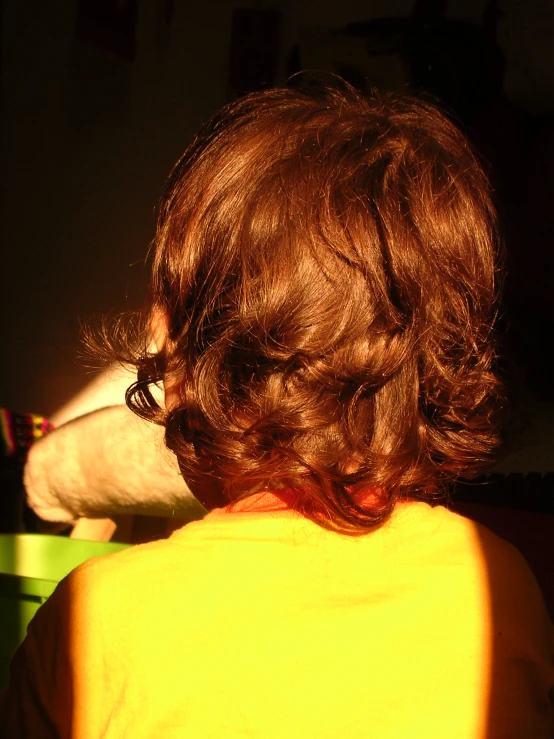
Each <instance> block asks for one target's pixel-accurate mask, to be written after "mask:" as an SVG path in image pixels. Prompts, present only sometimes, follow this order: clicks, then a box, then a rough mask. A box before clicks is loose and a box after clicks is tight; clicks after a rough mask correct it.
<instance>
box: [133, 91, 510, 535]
mask: <svg viewBox="0 0 554 739" xmlns="http://www.w3.org/2000/svg"><path fill="white" fill-rule="evenodd" d="M495 248H496V223H495V214H494V210H493V207H492V205H491V199H490V193H489V186H488V183H487V179H486V177H485V175H484V173H483V170H482V168H481V166H480V165H479V163H478V162H477V160H476V158H475V156H474V155H473V153H472V151H471V149H470V147H469V146H468V144H467V142H466V140H465V138H464V136H463V135H462V134H461V133H460V132H459V131H458V130H457V128H456V127H455V126H454V125H453V124H452V123H451V122H450V121H449V120H448V119H447V118H446V117H445V116H444V115H442V114H441V113H440V112H439V111H438V110H437V109H436V108H435V107H434V106H432V105H430V104H428V103H426V102H422V101H420V100H417V99H414V98H412V97H406V96H396V97H374V98H372V99H367V98H364V97H362V96H360V95H358V94H357V93H355V92H354V91H352V90H346V91H338V90H334V89H333V90H331V89H319V88H318V89H316V90H312V91H306V90H298V89H294V88H292V89H277V90H270V91H267V92H262V93H256V94H253V95H249V96H247V97H245V98H243V99H241V100H239V101H238V102H235V103H233V104H231V105H229V106H227V107H226V108H224V109H223V110H222V111H221V112H220V113H219V114H218V115H216V116H215V117H214V118H213V119H212V120H211V121H210V122H209V123H208V124H207V125H206V126H204V128H203V129H202V130H201V131H200V133H199V134H198V136H197V137H196V139H195V140H194V141H193V143H192V144H191V146H190V147H189V149H188V150H187V151H186V153H185V154H184V156H183V158H182V159H181V161H180V162H179V163H178V164H177V166H176V168H175V170H174V172H173V174H172V176H171V178H170V181H169V186H168V191H167V194H166V196H165V199H164V202H163V205H162V209H161V214H160V220H159V227H158V232H157V237H156V244H155V252H154V266H153V278H152V286H151V291H152V292H151V298H152V315H154V316H156V317H157V319H156V320H157V323H158V325H160V323H161V325H164V326H166V327H167V337H166V340H165V344H164V347H163V349H162V350H161V351H160V352H159V353H158V355H157V356H154V357H152V356H150V357H143V358H142V359H141V360H139V361H138V362H137V364H138V366H139V377H140V381H139V383H138V384H137V385H136V386H134V388H132V389H131V392H130V393H129V398H130V402H131V405H133V403H134V404H135V409H138V410H139V412H140V413H141V414H142V415H146V416H147V417H150V418H153V419H154V420H158V421H160V420H163V422H164V423H165V424H166V428H167V433H166V439H167V443H168V446H169V447H170V448H171V449H172V450H173V451H174V452H175V453H176V454H177V456H178V459H179V462H180V465H181V469H182V471H183V474H184V477H185V479H187V480H189V481H191V482H193V483H196V484H197V486H198V485H200V486H201V485H202V484H206V485H209V484H214V482H215V484H216V485H217V486H218V487H219V488H220V489H221V490H223V491H224V492H225V493H226V495H227V496H228V498H229V499H233V497H236V496H239V495H244V493H245V492H248V491H250V490H252V489H255V488H256V487H257V486H259V485H260V483H264V484H267V485H268V486H269V488H270V489H271V488H273V489H275V488H277V487H283V486H288V487H295V488H298V489H302V490H303V491H304V494H305V496H306V498H307V500H308V501H311V502H312V503H313V502H314V501H320V502H321V507H322V508H323V509H325V510H326V511H327V512H328V515H329V518H330V520H329V525H331V526H338V527H342V528H344V529H345V530H346V529H348V528H349V527H350V528H351V529H352V527H353V530H356V527H358V530H360V531H363V530H365V528H367V526H369V525H372V524H374V523H376V522H379V521H381V520H383V518H384V517H385V516H386V515H387V513H388V512H389V511H390V510H392V506H393V505H394V501H395V499H396V498H397V497H399V496H418V497H421V496H422V495H426V494H429V495H432V494H433V493H436V492H437V490H438V489H439V488H440V486H441V484H442V483H443V482H444V481H445V480H448V479H451V478H453V477H456V476H459V475H467V474H472V473H475V472H476V471H477V470H478V469H479V468H480V467H482V466H483V464H484V463H486V462H487V461H489V460H490V457H491V453H492V451H493V450H494V448H495V447H496V446H497V441H498V429H497V425H496V421H495V420H494V419H495V417H496V416H495V415H494V416H493V411H494V408H495V406H496V405H497V404H498V403H497V398H498V382H497V380H496V378H495V377H494V375H493V374H492V373H491V362H492V359H493V352H492V348H491V343H490V333H491V330H490V327H491V321H492V312H493V303H494V300H495V284H494V278H495ZM160 317H161V319H160ZM160 380H163V381H164V382H165V384H166V388H171V402H170V403H169V404H168V405H169V409H168V413H167V415H166V416H163V417H162V415H161V412H160V411H159V409H157V407H156V406H155V403H154V401H153V400H152V399H151V398H150V397H149V395H148V393H145V392H144V390H145V388H146V387H147V384H148V382H151V381H160ZM368 486H370V487H373V488H374V490H376V491H379V494H378V495H377V496H376V498H374V499H373V503H372V504H368V507H367V508H363V507H362V508H360V507H359V506H358V505H357V503H356V500H355V497H356V496H355V493H356V492H357V491H358V490H360V489H362V488H367V487H368ZM353 495H354V497H352V496H353ZM316 507H317V506H316Z"/></svg>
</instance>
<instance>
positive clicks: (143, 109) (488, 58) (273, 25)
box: [0, 0, 554, 472]
mask: <svg viewBox="0 0 554 739" xmlns="http://www.w3.org/2000/svg"><path fill="white" fill-rule="evenodd" d="M0 8H1V22H2V60H1V65H2V166H1V181H2V213H1V223H2V301H3V303H2V309H1V311H0V321H1V322H2V328H1V331H2V334H1V335H2V347H3V350H2V362H0V406H3V407H6V408H10V409H12V410H16V411H32V412H35V413H40V414H44V415H46V416H48V415H49V414H51V413H52V412H53V411H54V410H55V409H56V408H58V407H59V406H60V405H61V404H62V403H64V402H66V401H67V400H68V399H69V398H70V397H71V396H72V395H73V394H74V393H75V392H76V391H77V390H79V389H80V388H81V387H83V386H84V385H85V384H86V382H87V381H88V380H89V379H90V375H89V374H87V370H86V369H85V368H84V367H83V365H82V363H81V362H80V361H79V359H78V349H79V320H80V319H85V320H86V319H87V317H89V316H90V315H91V314H94V313H102V312H106V311H109V310H111V309H114V308H116V309H124V308H126V307H136V306H138V305H139V304H140V302H141V299H142V295H143V290H144V284H145V274H144V267H143V258H144V255H145V253H146V249H147V246H148V244H149V242H150V240H151V238H152V236H153V232H154V223H155V211H156V206H157V202H158V199H159V196H160V194H161V191H162V188H163V183H164V180H165V178H166V176H167V174H168V173H169V171H170V169H171V166H172V164H173V163H174V162H175V160H176V159H177V158H178V156H179V155H180V153H181V152H182V151H183V149H184V148H185V146H186V144H187V142H188V140H189V138H190V137H191V135H192V134H193V132H194V131H195V130H196V128H197V127H198V126H199V124H200V123H201V122H202V121H203V120H205V119H206V118H207V117H208V116H209V115H210V114H211V113H212V112H213V111H215V110H216V109H217V108H218V107H220V106H221V105H222V104H223V103H225V102H227V101H228V100H230V99H232V98H233V97H234V96H236V95H237V94H241V93H242V92H244V91H247V90H249V89H255V88H258V87H264V86H269V85H271V84H276V83H281V82H283V81H284V80H285V79H286V78H287V77H288V76H289V74H291V73H294V72H297V71H299V70H301V69H306V68H309V69H321V70H329V71H333V72H335V73H338V74H340V75H342V76H343V77H345V78H347V79H349V80H350V81H351V82H352V83H354V84H356V85H357V86H359V87H362V88H364V87H371V86H375V87H378V88H381V89H394V88H398V87H405V86H406V85H407V84H412V85H413V86H415V87H421V88H424V89H427V90H430V91H431V92H433V93H434V94H436V95H437V96H438V97H439V98H440V99H441V100H443V101H444V103H445V104H446V105H447V106H448V107H449V108H450V109H451V110H452V111H453V112H454V114H455V115H456V116H457V117H458V119H459V120H460V121H461V122H462V125H463V126H464V127H465V128H466V130H467V132H468V134H469V135H470V137H471V138H472V139H473V141H474V142H475V143H476V144H477V145H478V147H479V148H480V150H481V152H482V154H483V157H484V159H485V161H486V163H487V166H488V167H489V170H490V175H491V179H492V181H493V184H494V186H495V189H496V193H497V198H498V202H499V208H500V211H501V214H502V218H503V221H504V226H505V233H506V240H507V256H508V278H507V286H506V298H505V301H504V305H503V316H502V320H501V323H500V330H501V332H502V334H503V337H504V345H505V354H506V356H507V360H506V365H507V366H509V367H510V368H511V370H510V371H511V375H512V376H513V377H514V378H515V379H514V384H515V386H516V387H517V389H518V395H517V397H518V398H519V400H518V402H519V405H520V407H521V408H523V409H524V413H523V416H525V424H526V425H527V427H528V428H531V432H528V433H531V436H532V438H533V439H534V442H533V444H534V447H535V451H536V449H538V448H540V450H539V451H538V452H537V453H536V454H535V453H534V452H533V453H532V454H531V456H533V454H535V457H534V458H533V460H532V461H529V462H528V463H525V464H523V463H522V464H523V466H524V467H525V465H526V466H527V467H526V469H524V470H523V471H530V469H537V470H539V471H542V472H545V471H548V470H549V469H550V470H551V469H552V462H551V459H552V457H551V454H552V446H553V444H554V438H553V436H552V434H553V422H552V416H553V414H552V408H553V405H552V401H553V392H552V377H553V375H554V371H553V366H552V364H553V363H552V347H553V297H552V293H553V288H554V285H553V282H552V254H553V238H552V236H553V216H552V211H553V208H554V196H553V195H554V193H553V171H552V165H553V155H554V143H553V142H554V139H553V136H552V111H553V82H552V77H553V74H552V70H553V66H554V60H553V50H552V49H553V47H552V32H553V22H552V20H553V3H552V0H527V1H526V2H524V3H522V2H518V1H517V0H493V1H492V2H490V1H488V0H448V1H447V0H430V1H429V2H425V1H424V0H394V1H392V0H380V1H371V0H366V1H365V2H362V1H361V0H358V1H357V2H356V1H354V0H342V1H341V2H335V1H334V0H317V1H316V0H298V1H293V0H290V1H287V0H275V2H268V3H266V2H263V0H262V1H260V2H253V3H251V4H249V5H247V4H246V5H244V6H243V5H240V4H237V3H236V2H232V1H231V0H214V1H211V2H210V0H207V1H206V2H199V3H189V2H184V1H183V2H179V0H174V1H172V0H127V1H126V2H117V0H63V1H60V2H56V3H44V2H42V0H29V1H28V2H21V1H20V0H3V1H2V2H1V5H0ZM537 455H538V456H537Z"/></svg>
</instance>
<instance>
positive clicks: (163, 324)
mask: <svg viewBox="0 0 554 739" xmlns="http://www.w3.org/2000/svg"><path fill="white" fill-rule="evenodd" d="M150 331H151V332H152V338H153V339H154V344H155V345H156V350H157V351H158V352H161V351H162V349H163V348H164V346H165V342H166V341H167V333H168V328H167V315H166V313H165V311H163V310H162V309H161V308H154V310H153V311H152V318H151V320H150Z"/></svg>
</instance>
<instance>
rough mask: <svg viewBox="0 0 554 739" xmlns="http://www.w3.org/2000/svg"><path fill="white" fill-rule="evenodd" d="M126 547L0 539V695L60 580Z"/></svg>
mask: <svg viewBox="0 0 554 739" xmlns="http://www.w3.org/2000/svg"><path fill="white" fill-rule="evenodd" d="M128 546H129V544H118V543H116V542H99V541H81V540H79V539H69V538H67V537H64V536H47V535H45V534H0V689H1V688H4V687H5V686H6V685H7V684H8V682H9V667H10V659H11V656H12V654H13V653H14V651H15V650H16V648H17V647H18V646H19V644H21V642H22V641H23V639H24V638H25V634H26V632H27V625H28V623H29V621H30V620H31V619H32V617H33V616H34V615H35V613H36V611H37V610H38V609H39V607H40V606H41V604H42V603H44V601H45V600H46V599H47V598H48V597H49V596H50V595H51V594H52V593H53V592H54V589H55V588H56V585H57V584H58V583H59V582H60V580H62V579H63V578H64V577H65V576H66V575H67V574H69V573H70V572H71V570H73V569H74V568H75V567H77V566H78V565H80V564H82V563H83V562H85V561H86V560H87V559H90V558H91V557H97V556H99V555H102V554H111V553H113V552H118V551H120V550H121V549H125V548H127V547H128Z"/></svg>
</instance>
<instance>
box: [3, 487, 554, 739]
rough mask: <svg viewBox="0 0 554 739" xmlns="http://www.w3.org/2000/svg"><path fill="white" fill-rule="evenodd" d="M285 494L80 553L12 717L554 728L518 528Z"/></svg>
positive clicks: (501, 731) (268, 729)
mask: <svg viewBox="0 0 554 739" xmlns="http://www.w3.org/2000/svg"><path fill="white" fill-rule="evenodd" d="M280 507H281V503H280V501H279V499H278V498H277V497H276V496H273V495H272V494H259V495H254V496H251V497H250V498H248V499H247V500H245V501H244V502H243V503H240V504H237V505H235V506H233V507H231V508H228V509H221V510H217V511H213V512H212V513H210V514H209V515H208V516H206V518H204V519H203V520H202V521H197V522H193V523H190V524H188V525H187V526H185V527H184V528H182V529H180V530H179V531H177V532H175V533H174V534H173V535H172V536H171V537H170V538H169V539H168V540H162V541H158V542H154V543H151V544H146V545H140V546H136V547H133V548H131V549H128V550H125V551H123V552H121V553H118V554H115V555H110V556H108V557H102V558H99V559H95V560H91V561H89V562H87V563H85V564H84V565H82V566H81V567H79V568H78V569H77V570H75V571H74V572H73V573H71V574H70V575H69V576H68V577H67V578H66V579H65V580H64V581H63V582H62V583H61V584H60V586H59V587H58V589H57V591H56V592H55V594H54V595H53V596H52V597H51V598H50V600H49V601H47V603H46V604H45V605H44V606H43V607H42V608H41V609H40V610H39V612H38V613H37V615H36V616H35V618H34V620H33V621H32V623H31V625H30V627H29V632H28V636H27V638H26V640H25V642H24V644H23V645H22V647H21V648H20V649H19V650H18V652H17V653H16V656H15V657H14V660H13V664H12V683H11V687H10V688H9V689H8V691H7V692H6V693H5V694H4V696H3V698H4V702H3V704H2V706H3V708H2V710H1V711H0V716H1V720H0V735H1V736H2V737H6V738H8V737H17V739H20V738H21V737H50V736H53V737H54V736H56V737H58V736H60V737H76V738H77V739H89V738H90V739H92V738H94V739H99V738H100V737H105V738H106V739H112V738H113V739H124V738H125V737H129V738H131V739H143V738H144V739H152V738H153V737H163V738H164V739H171V738H172V737H194V738H195V739H196V738H197V737H198V738H200V737H202V738H206V739H207V738H208V737H210V738H214V739H215V738H217V739H219V738H227V737H231V738H232V737H264V738H265V737H267V738H268V739H269V738H270V737H271V738H272V739H284V738H288V737H298V738H299V739H300V738H302V739H306V738H310V737H313V738H314V739H315V738H316V737H317V739H322V738H325V737H329V738H331V737H332V738H337V737H340V738H341V739H342V738H343V737H345V738H347V739H349V738H350V737H354V738H356V737H375V738H376V739H390V738H392V737H394V738H395V739H419V738H421V739H435V738H436V739H458V738H459V739H478V738H484V737H488V738H491V739H492V738H494V739H497V738H502V739H527V738H529V739H542V738H543V737H544V739H547V738H548V737H551V736H552V727H553V718H552V703H551V701H550V700H549V691H552V686H553V684H554V671H553V666H552V662H553V653H552V630H551V625H550V622H549V619H548V617H547V615H546V611H545V607H544V604H543V601H542V597H541V595H540V593H539V590H538V587H537V585H536V583H535V581H534V578H533V576H532V574H531V573H530V571H529V568H528V567H527V565H526V563H525V562H524V560H523V558H522V557H521V556H520V555H519V554H518V552H517V551H516V550H515V549H514V548H513V547H511V546H510V545H509V544H507V543H506V542H504V541H502V540H501V539H499V538H498V537H496V536H495V535H494V534H492V533H491V532H490V531H488V530H487V529H485V528H483V527H481V526H478V525H476V524H474V523H473V522H471V521H469V520H467V519H465V518H462V517H461V516H458V515H455V514H453V513H451V512H449V511H447V510H446V509H445V508H442V507H435V508H431V507H430V506H429V505H427V504H425V503H405V504H401V505H398V506H397V508H396V510H395V512H394V513H393V515H392V517H391V519H390V520H389V521H388V522H387V523H386V524H385V525H384V526H382V527H381V528H379V529H376V530H375V531H373V532H371V533H369V534H367V535H365V536H362V537H357V538H353V537H348V536H344V535H340V534H337V533H333V532H329V531H325V530H323V529H322V528H320V527H318V526H317V525H316V524H314V523H312V522H311V521H309V520H307V519H305V518H303V517H302V516H300V515H299V514H298V513H296V512H294V511H292V510H290V509H283V510H275V509H279V508H280ZM2 721H3V722H4V723H3V724H2ZM2 731H3V733H2Z"/></svg>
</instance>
